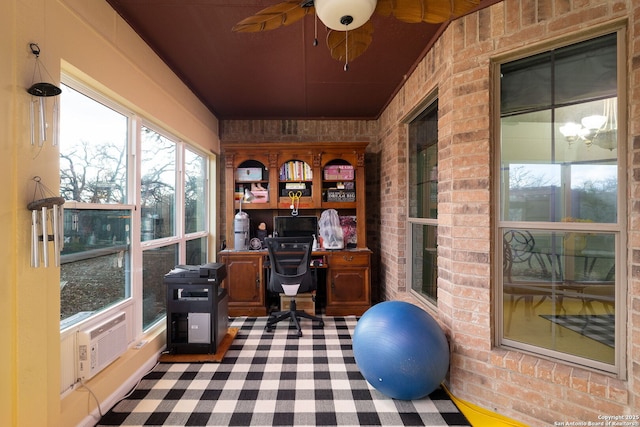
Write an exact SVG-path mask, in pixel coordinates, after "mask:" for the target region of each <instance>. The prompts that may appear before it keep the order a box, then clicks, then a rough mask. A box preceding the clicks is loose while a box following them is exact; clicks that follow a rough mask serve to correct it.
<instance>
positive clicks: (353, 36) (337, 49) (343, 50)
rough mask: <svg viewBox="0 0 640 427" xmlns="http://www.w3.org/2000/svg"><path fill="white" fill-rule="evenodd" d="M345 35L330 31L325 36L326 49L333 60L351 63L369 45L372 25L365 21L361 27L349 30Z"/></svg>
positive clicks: (371, 38)
mask: <svg viewBox="0 0 640 427" xmlns="http://www.w3.org/2000/svg"><path fill="white" fill-rule="evenodd" d="M346 33H347V32H346V31H335V30H330V31H329V33H328V34H327V47H328V48H329V52H330V53H331V57H332V58H333V59H335V60H337V61H343V62H346V61H348V62H351V61H353V60H354V59H356V58H357V57H358V56H360V55H362V54H363V53H364V52H365V51H366V50H367V48H368V47H369V45H370V44H371V41H372V40H373V24H372V23H371V21H367V22H366V23H365V24H364V25H362V26H361V27H358V28H356V29H354V30H349V32H348V33H349V34H346ZM347 43H348V46H347Z"/></svg>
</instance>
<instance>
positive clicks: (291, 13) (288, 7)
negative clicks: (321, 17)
mask: <svg viewBox="0 0 640 427" xmlns="http://www.w3.org/2000/svg"><path fill="white" fill-rule="evenodd" d="M310 13H314V8H313V7H302V6H301V4H300V0H289V1H284V2H282V3H278V4H274V5H273V6H269V7H267V8H266V9H262V10H261V11H260V12H258V13H256V14H255V15H253V16H249V17H248V18H245V19H243V20H242V21H240V22H238V23H237V24H236V25H234V26H233V28H232V30H233V31H236V32H240V33H257V32H259V31H268V30H275V29H276V28H280V27H282V26H287V25H291V24H293V23H294V22H298V21H299V20H300V19H302V18H304V17H305V15H307V14H310Z"/></svg>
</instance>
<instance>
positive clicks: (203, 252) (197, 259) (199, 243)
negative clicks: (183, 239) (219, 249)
mask: <svg viewBox="0 0 640 427" xmlns="http://www.w3.org/2000/svg"><path fill="white" fill-rule="evenodd" d="M206 262H207V238H206V237H203V238H200V239H193V240H187V264H188V265H201V264H205V263H206Z"/></svg>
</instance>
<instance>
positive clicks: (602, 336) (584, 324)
mask: <svg viewBox="0 0 640 427" xmlns="http://www.w3.org/2000/svg"><path fill="white" fill-rule="evenodd" d="M540 316H541V317H544V318H545V319H547V320H550V321H552V322H554V323H557V324H558V325H561V326H564V327H565V328H567V329H571V330H572V331H574V332H577V333H579V334H582V335H584V336H585V337H589V338H591V339H592V340H596V341H598V342H601V343H602V344H604V345H608V346H609V347H612V348H614V347H615V339H616V331H615V322H616V319H615V315H613V314H573V315H571V314H568V315H564V314H563V315H556V316H554V315H552V314H541V315H540Z"/></svg>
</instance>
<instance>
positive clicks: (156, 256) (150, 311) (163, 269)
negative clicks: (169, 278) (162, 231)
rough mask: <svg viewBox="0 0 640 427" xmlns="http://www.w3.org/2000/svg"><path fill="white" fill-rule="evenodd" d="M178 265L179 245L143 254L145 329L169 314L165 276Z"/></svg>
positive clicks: (143, 317) (143, 313)
mask: <svg viewBox="0 0 640 427" xmlns="http://www.w3.org/2000/svg"><path fill="white" fill-rule="evenodd" d="M176 265H178V245H169V246H164V247H161V248H157V249H148V250H146V251H144V252H143V253H142V298H143V300H142V322H143V325H142V326H143V328H147V327H149V326H151V325H152V324H153V323H155V322H156V321H158V320H160V319H161V318H162V317H164V315H165V314H166V312H167V309H166V301H167V295H166V293H167V291H166V286H165V285H164V275H165V274H167V273H168V272H170V271H171V270H173V268H174V267H175V266H176Z"/></svg>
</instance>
